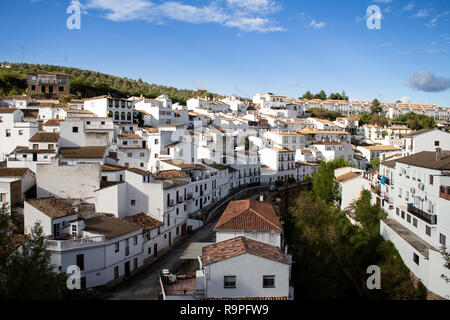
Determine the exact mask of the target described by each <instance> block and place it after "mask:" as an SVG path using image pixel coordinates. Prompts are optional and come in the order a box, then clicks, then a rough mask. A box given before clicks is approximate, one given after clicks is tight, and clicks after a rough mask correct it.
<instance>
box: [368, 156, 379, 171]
mask: <svg viewBox="0 0 450 320" xmlns="http://www.w3.org/2000/svg"><path fill="white" fill-rule="evenodd" d="M370 164H371V165H372V167H373V168H375V169H377V170H380V158H379V157H377V158H373V159H372V160H371V161H370Z"/></svg>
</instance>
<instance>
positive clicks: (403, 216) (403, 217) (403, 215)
mask: <svg viewBox="0 0 450 320" xmlns="http://www.w3.org/2000/svg"><path fill="white" fill-rule="evenodd" d="M402 219H403V220H404V219H405V211H402Z"/></svg>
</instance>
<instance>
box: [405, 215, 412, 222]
mask: <svg viewBox="0 0 450 320" xmlns="http://www.w3.org/2000/svg"><path fill="white" fill-rule="evenodd" d="M406 221H408V223H411V216H410V215H409V214H408V216H407V217H406Z"/></svg>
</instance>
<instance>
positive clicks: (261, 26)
mask: <svg viewBox="0 0 450 320" xmlns="http://www.w3.org/2000/svg"><path fill="white" fill-rule="evenodd" d="M86 1H87V4H86V8H88V9H95V10H100V11H105V13H104V17H105V18H106V19H108V20H111V21H115V22H120V21H132V20H144V21H148V22H151V23H165V22H168V21H182V22H186V23H194V24H202V23H217V24H221V25H223V26H227V27H232V28H238V29H240V30H241V31H245V32H251V31H254V32H275V31H284V30H285V29H284V28H282V27H280V26H278V25H277V24H276V23H275V22H274V21H273V20H272V19H270V18H269V17H268V15H271V14H273V13H275V12H277V11H279V10H281V5H279V4H278V2H276V1H274V0H216V1H212V2H211V3H210V4H208V5H205V6H195V5H191V4H184V3H182V2H179V1H166V2H163V3H160V4H155V3H153V2H151V1H150V0H86Z"/></svg>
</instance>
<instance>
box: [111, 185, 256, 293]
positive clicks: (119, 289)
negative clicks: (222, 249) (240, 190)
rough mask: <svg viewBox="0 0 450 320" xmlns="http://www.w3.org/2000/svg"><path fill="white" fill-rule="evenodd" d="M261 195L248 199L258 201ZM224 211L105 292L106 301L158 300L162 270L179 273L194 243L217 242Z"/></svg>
mask: <svg viewBox="0 0 450 320" xmlns="http://www.w3.org/2000/svg"><path fill="white" fill-rule="evenodd" d="M258 195H259V193H257V194H254V195H252V196H250V197H248V198H251V199H256V198H257V197H258ZM223 210H224V209H222V210H221V211H220V212H216V213H215V216H214V218H213V219H212V220H211V221H210V222H208V223H207V224H206V225H204V226H203V227H202V228H201V229H198V230H196V231H194V232H193V233H192V234H191V235H190V236H188V237H187V238H186V239H184V240H183V241H181V242H180V243H179V244H178V245H176V246H174V247H172V248H170V249H169V250H168V251H166V252H165V253H164V254H163V255H162V256H161V257H160V258H159V259H158V260H156V261H155V262H153V263H152V264H151V265H149V266H148V267H147V268H146V269H144V270H143V271H141V272H139V273H138V274H136V275H134V276H132V277H131V278H129V279H128V280H126V281H124V282H123V283H121V284H119V285H118V286H116V287H114V288H113V289H111V290H109V291H106V292H103V298H104V299H106V300H157V299H158V294H159V290H160V285H159V274H160V272H161V270H162V269H169V270H170V271H171V272H177V270H178V269H179V268H180V266H181V261H180V260H179V258H180V256H181V255H182V254H183V252H184V251H185V250H186V249H187V247H188V246H189V244H191V243H192V242H215V241H216V236H215V233H214V230H213V229H214V226H215V225H216V223H217V221H218V220H219V218H220V216H221V215H222V212H223Z"/></svg>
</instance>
